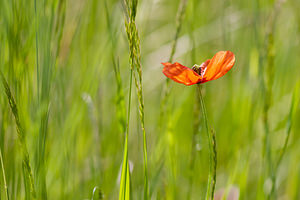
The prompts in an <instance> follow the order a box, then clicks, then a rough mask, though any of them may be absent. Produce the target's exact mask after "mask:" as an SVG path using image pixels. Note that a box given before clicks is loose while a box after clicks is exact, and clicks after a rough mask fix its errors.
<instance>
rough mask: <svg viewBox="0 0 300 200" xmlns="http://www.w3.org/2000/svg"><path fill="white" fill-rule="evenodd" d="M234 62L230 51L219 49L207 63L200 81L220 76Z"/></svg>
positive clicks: (203, 81)
mask: <svg viewBox="0 0 300 200" xmlns="http://www.w3.org/2000/svg"><path fill="white" fill-rule="evenodd" d="M234 63H235V56H234V54H233V53H232V52H231V51H219V52H218V53H216V54H215V55H214V57H213V58H212V59H211V60H210V62H209V64H208V65H207V67H206V69H205V73H204V75H203V79H202V81H201V83H205V82H207V81H211V80H215V79H218V78H220V77H222V76H223V75H224V74H226V73H227V72H228V71H229V70H230V69H231V68H232V67H233V65H234Z"/></svg>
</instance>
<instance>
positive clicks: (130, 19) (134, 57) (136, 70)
mask: <svg viewBox="0 0 300 200" xmlns="http://www.w3.org/2000/svg"><path fill="white" fill-rule="evenodd" d="M137 4H138V0H131V1H130V0H125V7H126V8H125V9H126V11H125V15H126V17H125V28H126V33H127V39H128V42H129V49H130V59H129V63H130V68H131V76H132V75H133V78H134V82H135V86H136V89H137V97H138V102H139V113H140V123H141V128H142V133H143V160H144V162H143V163H144V199H145V200H147V199H148V197H149V188H148V164H147V162H148V161H147V160H148V158H147V140H146V131H145V113H144V96H143V79H142V65H141V51H140V38H139V34H138V30H137V27H136V24H135V17H136V13H137ZM128 112H130V110H128Z"/></svg>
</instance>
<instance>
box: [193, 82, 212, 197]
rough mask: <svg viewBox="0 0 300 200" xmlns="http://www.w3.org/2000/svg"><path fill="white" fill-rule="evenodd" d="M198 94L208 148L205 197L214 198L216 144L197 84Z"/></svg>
mask: <svg viewBox="0 0 300 200" xmlns="http://www.w3.org/2000/svg"><path fill="white" fill-rule="evenodd" d="M197 87H198V94H199V99H200V105H201V111H202V117H203V120H204V125H205V128H206V135H207V138H208V148H209V171H208V182H207V189H206V196H205V199H206V200H209V199H214V192H215V186H216V180H217V144H216V136H215V133H214V131H210V130H209V125H208V118H207V113H206V107H205V104H204V99H203V96H202V92H201V86H200V85H199V84H198V85H197Z"/></svg>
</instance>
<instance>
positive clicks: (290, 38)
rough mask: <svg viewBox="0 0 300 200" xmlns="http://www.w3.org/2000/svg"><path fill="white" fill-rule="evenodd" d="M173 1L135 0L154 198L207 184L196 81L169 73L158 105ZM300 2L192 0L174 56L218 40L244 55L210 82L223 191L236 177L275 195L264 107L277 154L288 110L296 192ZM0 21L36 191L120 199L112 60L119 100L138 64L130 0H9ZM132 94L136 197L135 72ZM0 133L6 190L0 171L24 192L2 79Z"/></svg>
mask: <svg viewBox="0 0 300 200" xmlns="http://www.w3.org/2000/svg"><path fill="white" fill-rule="evenodd" d="M179 4H180V1H179V0H140V1H139V4H138V10H137V17H136V20H137V22H136V23H137V28H138V31H139V35H140V43H141V59H142V69H143V86H144V88H143V90H144V91H143V92H144V101H145V126H146V127H145V128H146V133H147V145H148V175H149V187H150V195H151V199H189V198H190V199H203V197H204V195H205V191H206V183H207V173H208V144H207V138H206V135H205V132H204V128H203V125H202V123H201V124H200V125H199V126H196V128H193V124H195V123H197V122H196V121H197V120H202V117H201V116H199V115H197V114H196V115H195V114H194V113H195V109H199V108H198V107H197V105H198V103H197V98H196V97H197V94H196V87H195V86H189V87H187V86H184V85H181V84H177V83H173V82H172V83H170V96H169V99H168V103H167V105H168V109H169V110H170V111H169V115H170V116H169V120H168V121H164V120H163V118H162V117H161V106H160V105H161V102H162V96H163V88H164V86H165V81H166V77H165V76H164V75H163V74H162V72H161V71H162V67H163V66H162V65H161V64H160V63H161V62H166V61H168V59H169V55H170V53H171V48H172V43H173V40H174V35H175V32H176V15H177V14H176V13H177V10H178V6H179ZM276 5H278V6H277V7H276ZM299 9H300V1H298V0H286V1H285V2H280V4H277V3H276V2H274V1H272V0H263V1H258V0H255V1H239V0H224V1H220V0H211V1H198V0H189V1H188V2H187V6H186V10H185V14H184V18H183V20H182V22H181V25H182V29H181V31H180V34H179V38H178V43H177V47H176V52H175V57H174V60H173V61H178V62H180V63H183V64H184V65H186V66H189V67H192V66H193V65H194V64H201V63H202V62H204V61H205V60H206V59H209V58H211V57H212V56H213V55H214V54H215V53H216V52H217V51H220V50H230V51H232V52H234V54H235V55H236V64H235V66H234V67H233V69H232V70H231V71H230V72H229V73H227V74H226V75H225V76H224V77H222V78H221V79H218V80H216V81H211V82H208V83H205V84H204V85H203V92H204V100H205V103H206V107H207V112H208V119H209V123H210V126H211V127H212V128H213V129H214V130H215V132H216V137H217V151H218V167H217V184H216V193H217V195H219V196H220V194H221V192H222V191H225V192H226V191H227V192H229V191H230V190H232V188H233V190H232V191H234V193H235V195H237V194H238V195H239V197H240V199H267V196H268V194H269V193H270V190H271V189H270V188H271V186H272V181H271V177H270V172H269V170H268V169H266V168H267V167H266V165H267V164H266V163H265V152H264V149H265V147H264V142H265V129H264V119H265V117H266V115H267V116H268V126H269V129H270V131H269V133H270V134H269V138H268V142H269V144H270V151H271V153H272V156H271V161H272V162H271V165H275V164H274V163H276V161H277V160H278V158H279V155H280V152H281V151H282V148H283V146H284V141H285V138H286V135H287V132H288V128H289V125H290V124H292V126H291V131H290V137H289V142H288V144H287V148H286V151H285V154H284V157H283V159H282V162H281V165H280V166H279V168H278V170H277V171H276V173H275V176H276V187H275V189H276V193H277V199H286V200H289V199H300V190H299V188H300V157H299V154H300V137H299V130H300V124H299V121H300V109H299V105H298V104H297V100H299V94H298V96H297V93H294V100H293V97H292V96H293V91H294V88H296V87H297V85H298V87H299V77H300V67H299V66H300V56H299V52H300V12H299ZM0 27H1V28H0V69H1V71H2V72H3V74H4V77H5V78H6V80H7V82H8V84H9V86H10V88H11V91H12V94H13V96H14V98H15V100H16V104H17V106H18V111H19V115H20V121H21V124H22V126H23V127H24V130H25V134H26V145H27V148H28V152H29V156H30V158H29V159H30V164H31V167H32V171H33V177H34V181H35V186H36V190H37V196H38V199H45V198H46V197H47V198H48V199H91V198H92V197H94V199H97V198H98V199H100V198H101V197H99V194H96V193H99V191H101V193H102V196H103V198H104V199H117V198H118V192H119V177H120V169H121V165H122V159H123V144H124V133H122V132H121V130H122V129H121V128H120V125H119V121H118V117H117V116H118V114H119V112H123V111H120V110H119V109H118V108H117V105H118V98H117V95H118V91H117V81H116V78H115V73H114V62H115V65H118V66H119V68H120V75H121V79H122V85H123V90H124V91H123V92H124V95H125V99H126V102H125V105H126V104H127V97H128V91H129V76H130V66H129V47H128V41H127V38H126V33H125V27H124V4H123V3H122V1H117V0H100V1H99V0H72V1H68V0H45V1H34V0H30V1H21V0H1V1H0ZM269 69H270V70H269ZM269 79H271V81H269ZM264 82H267V83H266V84H264ZM264 86H266V87H267V89H266V88H264ZM266 90H269V91H268V93H266ZM132 98H133V102H132V107H131V108H132V109H131V122H130V132H129V160H130V165H131V180H132V182H131V189H132V197H133V199H142V195H143V181H144V176H143V153H142V134H141V130H140V124H139V115H138V102H137V98H136V90H135V87H134V86H133V94H132ZM292 102H293V103H294V104H295V106H294V108H293V109H292V111H290V110H291V109H290V108H291V104H292ZM266 105H267V107H268V109H267V111H266V109H265V108H266ZM126 108H127V106H126ZM196 113H197V111H196ZM266 113H267V114H266ZM290 113H292V114H290ZM165 126H168V129H167V131H166V130H165V128H163V127H165ZM193 141H194V143H193ZM0 147H1V154H2V158H3V159H2V163H3V167H1V169H2V171H1V173H0V197H1V199H6V195H5V187H4V176H3V173H4V174H5V175H6V176H5V179H6V182H7V186H8V194H9V197H10V199H24V198H25V190H26V188H25V187H24V183H23V175H22V173H23V170H22V156H21V153H20V144H19V142H18V136H17V132H16V124H15V120H14V117H13V115H12V112H11V110H10V107H9V103H8V99H7V97H6V95H5V91H4V88H3V87H2V85H1V87H0ZM193 149H195V151H193ZM191 152H195V155H194V156H192V153H191ZM193 161H194V165H193V164H191V162H193ZM272 163H273V164H272ZM269 164H270V163H269ZM191 166H192V167H191ZM191 180H192V181H191ZM93 190H95V193H94V195H93ZM100 196H101V195H100ZM216 199H217V197H216ZM219 199H220V198H219ZM225 199H226V198H225ZM228 199H234V198H228Z"/></svg>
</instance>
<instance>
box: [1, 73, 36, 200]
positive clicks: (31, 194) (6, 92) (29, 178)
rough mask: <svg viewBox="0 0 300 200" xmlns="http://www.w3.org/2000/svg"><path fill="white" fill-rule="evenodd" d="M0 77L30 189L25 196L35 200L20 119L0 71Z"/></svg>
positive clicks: (25, 179)
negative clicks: (12, 116)
mask: <svg viewBox="0 0 300 200" xmlns="http://www.w3.org/2000/svg"><path fill="white" fill-rule="evenodd" d="M0 76H1V77H0V78H1V81H2V84H3V86H4V89H5V94H6V96H7V99H8V102H9V106H10V108H11V111H12V113H13V115H14V117H15V122H16V128H17V133H18V139H19V143H20V147H21V152H22V157H23V162H22V165H23V169H24V182H25V186H26V185H27V183H29V189H30V194H26V196H31V198H32V199H36V191H35V186H34V181H33V176H32V170H31V166H30V161H29V154H28V150H27V147H26V141H25V130H24V129H23V127H22V125H21V122H20V119H19V113H18V108H17V105H16V102H15V99H14V97H13V96H12V93H11V90H10V87H9V85H8V83H7V81H6V79H5V77H4V75H3V74H2V72H1V71H0ZM26 191H27V190H26Z"/></svg>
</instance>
